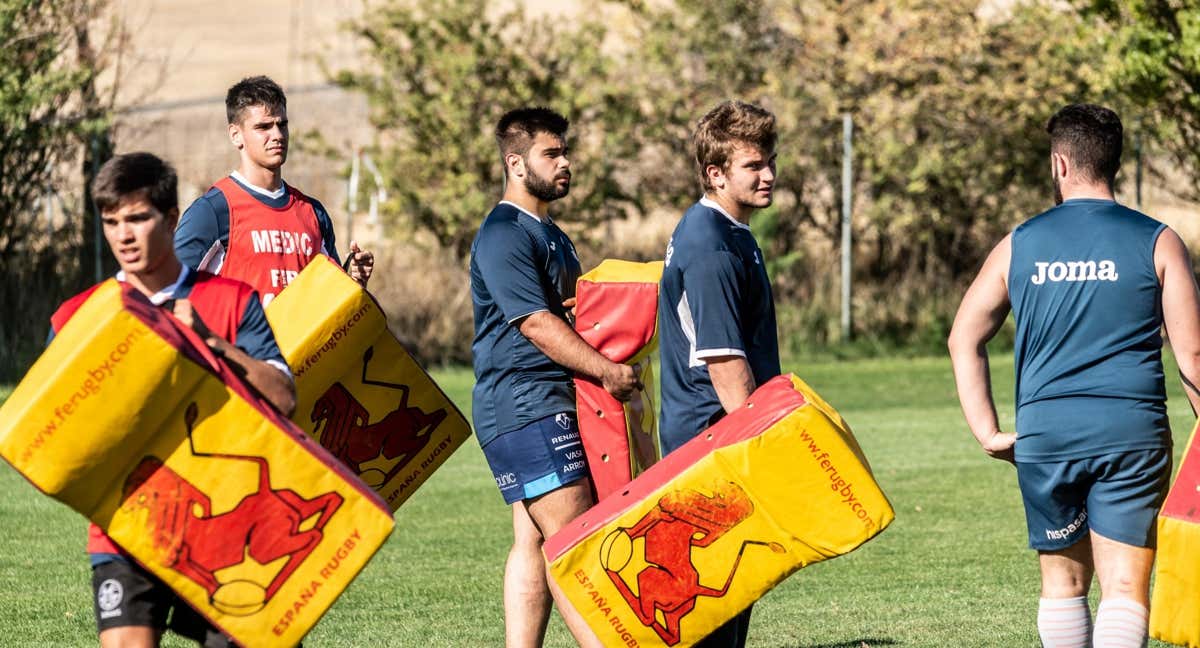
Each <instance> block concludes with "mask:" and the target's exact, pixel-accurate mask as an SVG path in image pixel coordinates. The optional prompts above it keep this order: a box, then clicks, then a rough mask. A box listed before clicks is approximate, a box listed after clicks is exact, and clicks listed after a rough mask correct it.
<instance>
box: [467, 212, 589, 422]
mask: <svg viewBox="0 0 1200 648" xmlns="http://www.w3.org/2000/svg"><path fill="white" fill-rule="evenodd" d="M579 274H580V267H579V258H578V257H577V256H576V254H575V246H574V245H572V244H571V239H570V238H568V237H567V235H566V234H564V233H563V231H562V230H560V229H559V228H558V226H557V225H555V224H554V223H553V222H552V221H550V220H549V219H547V220H545V221H542V220H539V219H538V217H537V216H534V215H533V214H530V213H529V212H526V211H524V210H522V209H521V208H520V207H517V206H516V205H514V204H513V203H510V202H507V201H505V202H501V203H500V204H498V205H496V207H495V208H494V209H492V211H491V213H489V214H488V215H487V218H485V219H484V220H483V225H481V226H480V227H479V233H478V234H476V235H475V241H474V242H473V243H472V244H471V303H472V305H473V306H474V311H475V340H474V342H473V343H472V344H471V352H472V354H473V357H474V364H475V389H474V392H473V393H472V409H471V418H472V419H473V421H474V424H475V435H476V436H477V437H478V438H479V444H480V445H487V443H488V442H489V441H491V440H492V439H494V438H496V437H497V436H498V435H500V434H504V433H505V432H511V431H513V430H516V429H519V428H522V427H524V426H526V425H528V424H530V423H533V422H534V421H536V420H538V419H541V418H545V417H547V416H552V415H554V414H558V413H560V412H571V413H574V412H575V384H574V382H573V377H572V375H571V372H570V371H568V370H567V369H565V368H564V367H562V366H561V365H559V364H558V363H556V362H554V361H553V360H551V359H550V358H548V357H546V354H544V353H542V352H541V351H540V350H539V349H538V348H537V347H536V346H534V345H533V343H532V342H530V341H529V340H528V339H527V338H526V337H525V336H524V335H522V334H521V331H520V329H519V328H518V327H519V325H520V323H521V320H522V319H524V318H525V317H526V316H528V315H532V314H533V313H538V312H542V311H548V312H550V313H553V314H554V315H555V316H557V317H560V318H562V319H563V321H569V318H568V315H567V310H566V309H565V308H564V307H563V305H562V303H563V301H564V300H566V299H569V298H571V297H574V296H575V282H576V281H577V280H578V279H579Z"/></svg>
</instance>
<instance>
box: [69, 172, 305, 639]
mask: <svg viewBox="0 0 1200 648" xmlns="http://www.w3.org/2000/svg"><path fill="white" fill-rule="evenodd" d="M92 194H93V196H94V198H95V201H96V206H97V207H98V208H99V209H100V213H101V223H102V224H103V229H104V238H105V240H107V241H108V246H109V249H110V250H112V253H113V256H115V257H116V259H117V264H118V265H119V266H120V268H121V271H120V272H119V273H118V274H117V279H118V280H119V281H121V282H123V283H126V284H128V285H129V286H132V287H133V288H135V289H136V290H137V291H138V292H140V293H141V294H143V295H145V296H146V298H147V299H149V300H150V302H151V303H154V304H158V305H161V306H163V307H165V308H170V309H171V310H172V312H173V313H174V315H175V317H176V318H178V319H179V320H180V321H181V322H183V323H184V324H185V325H186V326H189V327H191V328H192V330H194V331H195V332H196V333H197V334H198V335H199V336H200V337H201V338H202V339H203V340H204V342H205V343H206V344H207V345H208V346H209V347H210V348H211V349H212V350H213V351H214V352H215V353H216V354H217V355H219V356H222V357H224V358H225V360H226V362H228V363H229V364H230V365H231V366H232V367H233V368H234V369H235V370H236V371H238V373H240V374H241V375H242V376H243V377H244V378H245V380H246V382H247V383H249V384H250V386H252V387H253V388H254V389H255V390H257V391H258V392H259V393H260V394H261V395H262V396H264V397H265V398H266V399H267V401H268V402H270V403H271V405H272V406H274V407H275V408H276V409H278V410H279V411H280V412H282V413H283V414H284V415H285V416H287V415H290V414H291V411H292V409H293V408H294V407H295V388H294V386H293V384H292V376H291V372H289V371H288V368H287V365H286V364H285V363H284V361H283V355H282V354H281V353H280V352H279V347H278V346H277V345H276V343H275V335H274V334H273V333H272V332H271V326H270V325H269V324H268V323H267V318H266V316H265V315H264V314H263V310H262V305H261V304H260V303H259V299H258V295H257V294H256V293H255V292H254V290H253V289H252V288H251V287H250V286H248V285H246V284H244V283H242V282H240V281H235V280H232V279H226V278H223V277H215V276H213V275H211V274H208V273H206V272H197V271H194V270H192V269H191V268H188V267H187V266H186V265H184V264H182V263H180V261H179V259H177V258H176V257H175V250H174V246H173V244H172V237H173V234H174V232H175V224H176V223H177V222H178V220H179V205H178V202H177V200H178V199H177V197H176V176H175V171H174V170H173V169H172V168H171V167H170V166H169V165H167V164H166V163H165V162H163V161H162V160H160V159H159V158H157V157H155V156H153V155H151V154H149V153H130V154H127V155H119V156H117V157H115V158H113V159H111V160H109V161H108V162H106V163H105V164H104V166H102V167H101V168H100V171H99V172H98V173H97V174H96V180H95V182H94V184H93V187H92ZM95 289H96V286H93V287H92V288H89V289H88V290H86V291H84V292H83V293H80V294H79V295H76V296H75V297H73V298H71V299H70V300H68V301H66V302H65V303H64V304H63V305H62V306H60V307H59V309H58V311H57V312H55V314H54V316H53V318H52V319H51V325H52V329H51V333H50V338H51V339H53V337H54V334H55V333H56V332H58V331H59V330H60V329H61V328H62V326H63V325H64V324H66V322H67V321H68V320H69V319H70V318H71V316H72V315H73V314H74V313H75V311H76V310H78V309H79V307H80V306H82V305H83V303H84V301H86V300H87V298H88V297H89V296H90V295H91V294H92V293H93V292H94V291H95ZM88 554H89V557H90V559H91V563H92V589H93V594H94V597H93V601H94V607H95V613H96V626H97V628H98V629H99V632H100V644H101V645H102V646H105V647H107V648H114V647H118V646H120V647H144V646H157V645H158V642H159V639H160V638H161V636H162V633H163V631H164V630H165V629H166V628H167V627H168V614H170V627H171V629H172V630H174V631H175V632H176V633H178V634H180V635H183V636H185V637H188V638H190V639H194V640H195V641H196V642H198V643H200V644H202V645H204V646H209V647H214V646H232V645H233V643H232V641H231V640H229V639H228V638H227V637H224V636H223V635H221V633H220V632H218V631H217V630H216V629H215V628H213V627H212V625H210V624H209V623H208V621H206V620H205V619H204V618H203V617H201V616H200V615H199V614H198V613H196V611H195V610H193V609H192V608H191V607H189V606H188V605H187V604H186V603H185V602H183V600H182V599H180V598H178V597H177V596H176V595H175V593H174V592H172V591H171V589H170V588H168V587H167V586H166V585H164V584H163V583H162V582H161V581H159V580H158V579H157V578H155V577H154V576H153V575H152V574H151V573H150V572H148V571H146V570H145V569H143V568H142V567H141V566H140V565H138V564H136V563H134V562H133V561H132V560H130V558H129V556H128V555H127V554H126V553H125V552H124V551H122V550H121V549H120V548H119V547H118V546H117V545H115V544H114V543H113V541H112V540H111V539H110V538H109V537H108V535H107V534H105V533H104V532H103V531H102V530H100V528H99V527H97V526H96V525H94V524H93V525H90V527H89V530H88ZM172 608H173V609H174V612H173V614H171V612H172Z"/></svg>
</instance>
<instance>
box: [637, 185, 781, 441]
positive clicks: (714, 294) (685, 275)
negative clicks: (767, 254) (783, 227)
mask: <svg viewBox="0 0 1200 648" xmlns="http://www.w3.org/2000/svg"><path fill="white" fill-rule="evenodd" d="M658 321H659V333H658V335H659V348H660V353H661V358H662V377H661V379H660V385H661V388H662V395H661V398H662V413H661V418H660V420H659V436H660V439H661V442H662V450H663V452H664V453H667V452H671V451H673V450H675V448H678V447H679V446H681V445H683V444H684V443H687V442H688V441H689V440H690V439H691V438H692V437H694V436H696V435H697V434H699V433H700V432H701V431H703V430H704V429H705V428H707V427H708V426H709V425H711V424H712V423H714V422H715V421H716V420H717V419H719V418H720V416H721V415H722V414H723V413H724V410H723V408H722V407H721V401H720V399H718V398H717V391H716V389H715V388H714V387H713V385H712V380H711V379H710V378H709V375H708V365H707V364H705V358H714V357H721V356H742V357H744V358H746V361H747V363H748V364H749V365H750V371H751V373H752V374H753V375H754V383H755V385H756V386H757V385H761V384H763V383H764V382H766V381H768V380H770V379H771V378H774V377H775V376H778V375H779V342H778V339H777V338H776V330H775V302H774V299H773V298H772V296H771V281H770V279H769V278H768V277H767V269H766V267H765V266H764V265H763V259H762V251H761V250H759V248H758V242H757V241H755V240H754V235H753V234H752V233H751V232H750V228H749V227H747V226H746V225H744V224H742V223H740V222H738V221H737V220H735V219H734V218H733V217H731V216H729V215H728V214H726V213H725V212H724V210H722V209H721V208H720V207H719V206H718V205H717V204H716V203H715V202H712V201H710V200H708V199H701V200H700V202H698V203H696V204H695V205H692V206H691V207H690V208H689V209H688V210H687V211H686V212H684V214H683V218H682V219H681V220H680V221H679V224H678V225H676V226H675V232H674V233H673V234H672V235H671V240H670V242H668V243H667V254H666V264H665V267H664V268H663V276H662V280H661V282H660V283H659V290H658Z"/></svg>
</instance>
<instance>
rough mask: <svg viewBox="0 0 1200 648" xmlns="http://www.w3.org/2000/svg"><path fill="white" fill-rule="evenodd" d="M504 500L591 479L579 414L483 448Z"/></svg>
mask: <svg viewBox="0 0 1200 648" xmlns="http://www.w3.org/2000/svg"><path fill="white" fill-rule="evenodd" d="M483 456H485V457H487V461H488V465H489V466H491V468H492V476H493V477H495V478H496V486H498V487H500V494H501V495H503V496H504V501H505V502H506V503H508V504H514V503H516V502H517V501H519V500H523V499H530V498H534V497H537V496H539V495H545V494H546V493H549V492H550V491H552V490H554V489H556V488H561V487H563V486H566V485H567V484H570V483H571V482H573V481H576V480H579V479H582V478H584V477H587V476H588V466H587V459H586V458H585V457H584V456H583V442H582V441H581V440H580V439H579V426H578V425H577V424H576V423H575V415H574V414H568V413H566V412H563V413H560V414H555V415H553V416H547V417H546V418H543V419H538V420H536V421H534V422H533V423H530V424H529V425H526V426H525V427H523V428H520V429H518V430H513V431H511V432H505V433H504V434H501V435H500V436H498V437H496V438H494V439H492V440H491V441H489V442H488V444H487V445H485V446H483Z"/></svg>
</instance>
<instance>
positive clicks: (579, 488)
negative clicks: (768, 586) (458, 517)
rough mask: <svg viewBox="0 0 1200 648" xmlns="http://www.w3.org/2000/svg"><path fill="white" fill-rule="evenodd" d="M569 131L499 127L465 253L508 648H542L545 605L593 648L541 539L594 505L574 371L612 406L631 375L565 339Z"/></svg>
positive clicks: (477, 416)
mask: <svg viewBox="0 0 1200 648" xmlns="http://www.w3.org/2000/svg"><path fill="white" fill-rule="evenodd" d="M567 127H568V122H567V119H566V118H565V117H563V116H562V115H560V114H558V113H556V112H554V111H552V110H549V109H547V108H519V109H516V110H512V111H510V112H508V113H507V114H505V115H504V116H503V117H502V118H501V119H500V122H499V124H498V125H497V126H496V141H497V143H498V145H499V147H500V157H501V161H502V162H503V164H504V173H505V187H504V199H503V200H502V201H501V202H500V204H498V205H496V207H495V208H494V209H492V211H491V213H489V214H488V215H487V217H486V218H485V219H484V220H483V224H482V225H481V226H480V228H479V233H478V234H477V235H476V236H475V241H474V242H473V243H472V245H471V268H470V272H471V301H472V303H473V305H474V312H475V339H474V342H473V344H472V347H471V350H472V353H473V356H474V364H475V379H476V383H475V389H474V392H473V395H472V403H473V409H472V418H473V420H474V424H475V434H476V436H477V437H478V439H479V444H480V446H482V448H483V453H484V456H485V457H487V461H488V464H489V466H490V467H491V469H492V473H493V475H494V476H495V478H496V485H497V486H498V487H499V488H500V493H501V494H502V495H503V496H504V501H505V502H506V503H507V504H509V505H511V506H512V512H513V546H512V549H511V551H510V552H509V555H508V561H507V563H506V565H505V569H504V629H505V643H506V645H507V646H509V647H510V648H513V647H523V646H540V645H541V644H542V640H543V638H544V636H545V632H546V623H547V621H548V619H549V615H550V604H551V600H552V599H553V601H554V602H556V603H557V604H558V609H559V613H560V614H562V616H563V620H564V621H565V622H566V625H567V628H568V629H570V631H571V634H573V635H574V636H575V639H576V641H578V642H579V644H580V645H583V646H599V645H600V644H599V642H598V641H597V639H596V637H595V635H593V634H592V632H591V630H590V629H589V628H588V627H587V625H586V623H585V622H584V621H583V618H582V617H581V616H580V615H579V614H578V613H577V612H575V610H574V609H573V608H572V607H571V605H570V603H568V602H567V600H566V599H565V598H564V596H563V593H562V592H561V591H560V590H559V588H558V587H557V585H555V584H554V582H553V580H552V579H550V578H549V577H548V576H547V573H546V568H547V565H546V562H545V559H544V558H543V556H542V541H543V540H544V539H545V538H546V537H548V536H550V535H553V534H554V533H555V532H557V531H558V530H559V529H561V528H562V527H563V526H564V525H566V524H567V523H568V522H569V521H571V520H572V519H573V518H575V517H576V516H578V515H579V514H581V513H583V512H584V511H586V510H587V509H588V507H590V506H591V505H592V503H593V499H592V492H591V485H590V482H589V480H588V467H587V461H586V459H585V458H584V454H583V446H582V443H581V441H580V438H579V429H578V427H577V424H576V417H575V389H574V383H573V381H572V372H576V373H579V374H582V375H584V376H588V377H591V378H594V379H596V380H598V381H600V382H601V383H602V384H603V385H604V388H605V389H607V390H608V391H609V393H611V394H612V395H613V396H615V397H617V398H619V399H621V400H628V399H629V397H630V395H631V394H632V392H633V390H634V389H635V388H636V387H637V378H636V376H635V375H634V372H633V368H632V367H629V366H627V365H624V364H617V363H614V362H612V361H610V360H608V359H607V358H605V357H604V356H603V355H601V354H600V353H599V352H598V351H596V350H595V349H593V348H592V347H591V346H589V345H588V344H587V343H586V342H584V341H583V339H582V338H580V337H579V335H578V334H576V333H575V330H574V329H573V328H572V327H571V323H570V314H569V311H568V308H569V305H568V304H565V303H564V302H567V301H568V300H571V299H573V298H574V296H575V282H576V280H577V279H578V278H579V274H580V267H579V259H578V258H577V257H576V256H575V247H574V245H572V243H571V240H570V239H569V238H568V237H567V235H566V234H564V233H563V231H562V230H560V229H559V228H558V226H557V225H556V224H555V223H554V221H553V220H551V218H550V214H549V208H550V203H552V202H554V201H555V200H558V199H559V198H562V197H563V196H565V195H567V192H568V191H569V190H570V186H571V170H570V162H569V161H568V160H567V139H566V133H567Z"/></svg>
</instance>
